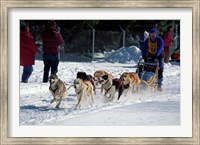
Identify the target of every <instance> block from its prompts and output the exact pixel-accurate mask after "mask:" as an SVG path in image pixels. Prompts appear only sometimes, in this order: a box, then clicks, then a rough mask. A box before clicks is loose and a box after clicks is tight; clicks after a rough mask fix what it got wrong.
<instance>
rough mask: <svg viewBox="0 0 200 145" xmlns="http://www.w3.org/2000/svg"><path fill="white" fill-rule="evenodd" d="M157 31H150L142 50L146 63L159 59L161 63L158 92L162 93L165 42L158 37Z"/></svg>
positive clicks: (153, 29)
mask: <svg viewBox="0 0 200 145" xmlns="http://www.w3.org/2000/svg"><path fill="white" fill-rule="evenodd" d="M157 34H158V32H157V29H155V28H152V29H151V30H150V34H149V35H150V37H148V39H147V40H146V41H145V42H144V46H143V49H142V57H143V59H144V60H145V62H147V61H148V59H149V58H150V60H151V61H152V60H155V59H157V60H158V62H159V70H158V90H160V91H162V82H163V71H164V58H163V53H162V51H163V47H164V42H163V39H162V38H161V37H158V36H157Z"/></svg>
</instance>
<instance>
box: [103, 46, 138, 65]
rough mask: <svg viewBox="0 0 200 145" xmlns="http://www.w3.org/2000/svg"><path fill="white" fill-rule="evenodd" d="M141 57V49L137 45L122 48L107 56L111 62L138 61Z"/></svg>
mask: <svg viewBox="0 0 200 145" xmlns="http://www.w3.org/2000/svg"><path fill="white" fill-rule="evenodd" d="M140 57H141V50H140V49H139V48H138V47H136V46H131V47H126V48H120V49H119V50H117V51H115V52H113V53H112V54H111V55H110V56H108V57H106V58H105V61H107V62H111V63H137V62H138V60H139V59H140Z"/></svg>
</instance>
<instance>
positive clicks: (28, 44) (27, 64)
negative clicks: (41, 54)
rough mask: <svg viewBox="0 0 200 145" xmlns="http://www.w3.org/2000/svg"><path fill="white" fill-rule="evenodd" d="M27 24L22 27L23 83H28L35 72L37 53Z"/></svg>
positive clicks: (21, 59)
mask: <svg viewBox="0 0 200 145" xmlns="http://www.w3.org/2000/svg"><path fill="white" fill-rule="evenodd" d="M29 30H30V29H29V26H28V25H27V24H22V26H21V27H20V66H23V73H22V78H21V79H22V82H23V83H28V79H29V77H30V76H31V74H32V72H33V66H32V65H34V64H35V55H36V53H37V45H36V44H35V40H34V38H33V37H32V36H31V34H30V31H29Z"/></svg>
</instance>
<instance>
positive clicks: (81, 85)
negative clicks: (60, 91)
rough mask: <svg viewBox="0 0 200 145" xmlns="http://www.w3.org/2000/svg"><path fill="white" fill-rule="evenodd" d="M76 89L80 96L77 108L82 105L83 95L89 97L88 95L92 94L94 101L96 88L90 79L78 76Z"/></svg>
mask: <svg viewBox="0 0 200 145" xmlns="http://www.w3.org/2000/svg"><path fill="white" fill-rule="evenodd" d="M74 89H75V93H76V96H77V98H78V103H77V104H76V108H77V107H79V108H80V107H81V101H82V99H83V97H85V98H86V99H87V97H88V96H91V99H92V102H93V103H94V88H93V85H92V83H91V82H90V81H84V80H82V79H80V78H76V79H75V80H74Z"/></svg>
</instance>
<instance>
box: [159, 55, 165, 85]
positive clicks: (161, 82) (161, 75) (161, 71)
mask: <svg viewBox="0 0 200 145" xmlns="http://www.w3.org/2000/svg"><path fill="white" fill-rule="evenodd" d="M158 62H159V70H158V89H160V88H161V86H162V85H163V71H164V58H160V59H158ZM161 89H162V88H161Z"/></svg>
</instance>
